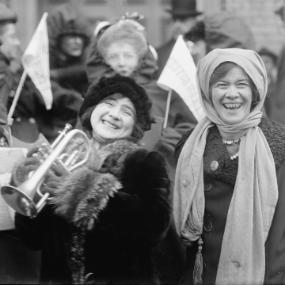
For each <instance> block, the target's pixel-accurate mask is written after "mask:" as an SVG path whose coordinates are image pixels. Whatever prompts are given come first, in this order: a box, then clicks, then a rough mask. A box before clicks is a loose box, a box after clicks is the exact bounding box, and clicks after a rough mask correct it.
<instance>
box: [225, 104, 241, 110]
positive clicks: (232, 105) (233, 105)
mask: <svg viewBox="0 0 285 285" xmlns="http://www.w3.org/2000/svg"><path fill="white" fill-rule="evenodd" d="M240 106H241V104H237V103H235V104H233V103H228V104H224V107H225V108H226V109H238V108H239V107H240Z"/></svg>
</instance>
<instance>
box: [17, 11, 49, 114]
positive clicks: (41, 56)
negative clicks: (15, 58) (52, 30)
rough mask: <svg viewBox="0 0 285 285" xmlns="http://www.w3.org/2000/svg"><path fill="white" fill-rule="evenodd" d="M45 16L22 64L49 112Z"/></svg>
mask: <svg viewBox="0 0 285 285" xmlns="http://www.w3.org/2000/svg"><path fill="white" fill-rule="evenodd" d="M47 16H48V15H47V13H44V14H43V16H42V18H41V21H40V23H39V25H38V27H37V29H36V31H35V33H34V35H33V37H32V39H31V41H30V43H29V45H28V47H27V48H26V50H25V52H24V54H23V56H22V63H23V66H24V68H25V71H26V72H27V74H28V75H29V76H30V77H31V79H32V81H33V82H34V84H35V85H36V87H37V88H38V90H39V91H40V93H41V95H42V97H43V99H44V102H45V105H46V108H47V109H48V110H49V109H51V106H52V92H51V84H50V73H49V43H48V31H47V23H46V19H47Z"/></svg>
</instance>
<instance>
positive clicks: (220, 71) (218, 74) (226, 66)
mask: <svg viewBox="0 0 285 285" xmlns="http://www.w3.org/2000/svg"><path fill="white" fill-rule="evenodd" d="M234 67H239V68H241V69H242V70H243V71H244V69H243V68H242V67H240V66H239V65H237V64H235V63H233V62H230V61H226V62H223V63H221V64H220V65H219V66H218V67H217V68H216V69H215V70H214V72H213V74H212V75H211V78H210V90H211V89H212V88H211V87H212V86H213V85H214V84H215V83H216V82H218V81H219V80H220V79H221V78H223V77H224V76H225V75H226V74H227V73H228V72H229V71H230V70H231V69H232V68H234ZM244 73H245V74H246V75H247V77H248V79H249V84H250V88H251V91H252V103H251V110H252V109H254V107H255V106H256V105H257V103H258V101H259V100H260V96H259V93H258V90H257V88H256V86H255V84H254V83H253V81H252V79H251V78H250V77H249V76H248V74H247V73H246V72H245V71H244ZM210 92H211V91H210Z"/></svg>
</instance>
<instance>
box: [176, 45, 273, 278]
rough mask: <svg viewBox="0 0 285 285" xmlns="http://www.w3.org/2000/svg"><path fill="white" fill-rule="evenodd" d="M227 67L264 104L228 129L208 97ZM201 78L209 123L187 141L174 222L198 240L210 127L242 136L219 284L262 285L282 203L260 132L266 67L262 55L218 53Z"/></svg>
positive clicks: (202, 67) (204, 65)
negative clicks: (241, 75) (238, 71)
mask: <svg viewBox="0 0 285 285" xmlns="http://www.w3.org/2000/svg"><path fill="white" fill-rule="evenodd" d="M223 62H233V63H235V64H237V65H238V66H240V67H242V68H243V70H244V71H245V72H246V73H247V75H248V76H249V77H250V78H251V79H252V81H253V83H254V84H255V86H256V88H257V90H258V92H259V95H260V101H259V102H258V104H257V106H256V107H255V108H254V109H253V110H252V111H251V113H250V114H249V116H248V117H247V118H246V119H245V120H244V121H242V122H240V123H238V124H235V125H226V124H225V123H224V122H223V121H222V120H221V119H220V117H219V115H218V113H217V112H216V110H215V109H214V107H213V104H212V102H211V100H210V97H209V94H210V92H209V82H210V78H211V75H212V74H213V72H214V70H215V69H216V68H217V67H218V66H219V65H220V64H221V63H223ZM197 72H198V79H199V84H200V88H201V93H202V105H203V106H204V109H205V113H206V116H207V117H206V118H205V119H204V120H202V121H201V122H199V123H198V125H197V126H196V128H195V129H194V131H193V133H192V134H191V136H190V137H189V138H188V140H187V141H186V143H185V145H184V147H183V149H182V151H181V154H180V157H179V160H178V164H177V171H176V177H175V186H174V205H173V210H174V220H175V225H176V229H177V231H178V234H179V235H180V236H181V237H182V238H183V239H186V240H188V241H196V240H199V239H200V237H201V235H202V232H203V219H204V210H205V196H204V180H203V154H204V150H205V145H206V138H207V134H208V130H209V128H210V127H211V126H212V125H213V124H216V125H217V127H218V129H219V131H220V133H221V134H222V136H223V137H225V138H229V139H230V138H234V137H238V138H240V137H241V142H240V148H239V162H238V174H237V178H236V183H235V187H234V192H233V197H232V200H231V203H230V207H229V211H228V215H227V221H226V227H225V232H224V235H223V241H222V248H221V254H220V259H219V265H218V271H217V278H216V284H262V283H263V279H264V273H265V242H266V238H267V235H268V232H269V229H270V226H271V222H272V219H273V215H274V211H275V206H276V203H277V200H278V187H277V178H276V172H275V164H274V159H273V156H272V153H271V150H270V148H269V146H268V143H267V141H266V138H265V136H264V135H263V132H262V130H261V129H260V128H259V127H258V124H259V123H260V120H261V116H262V112H261V109H262V106H263V103H264V100H265V95H266V91H267V77H266V71H265V67H264V64H263V62H262V60H261V58H260V57H259V55H258V54H257V53H255V52H254V51H251V50H242V49H216V50H213V51H212V52H210V53H209V54H208V55H207V56H206V57H205V58H203V59H202V60H201V61H200V62H199V65H198V69H197Z"/></svg>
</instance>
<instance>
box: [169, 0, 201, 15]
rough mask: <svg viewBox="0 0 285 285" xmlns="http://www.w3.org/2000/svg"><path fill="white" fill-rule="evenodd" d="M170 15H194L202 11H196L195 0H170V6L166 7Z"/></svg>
mask: <svg viewBox="0 0 285 285" xmlns="http://www.w3.org/2000/svg"><path fill="white" fill-rule="evenodd" d="M166 11H167V12H168V13H170V14H171V15H172V17H178V18H179V17H181V18H185V17H195V16H198V15H201V14H202V12H200V11H197V8H196V0H172V1H171V8H170V9H166Z"/></svg>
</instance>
